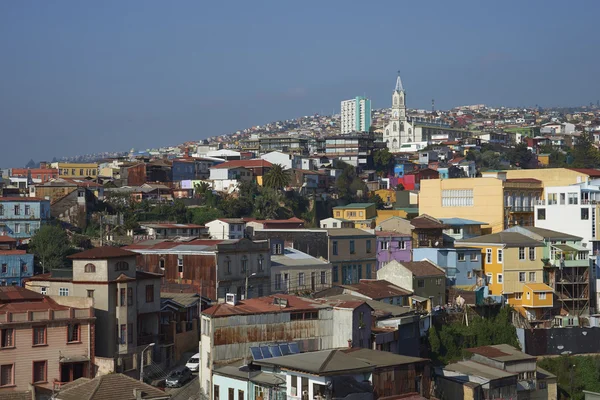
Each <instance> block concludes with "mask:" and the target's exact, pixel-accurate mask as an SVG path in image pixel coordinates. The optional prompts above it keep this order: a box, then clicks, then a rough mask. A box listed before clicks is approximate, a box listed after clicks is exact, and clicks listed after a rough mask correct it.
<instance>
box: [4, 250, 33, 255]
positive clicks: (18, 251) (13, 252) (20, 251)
mask: <svg viewBox="0 0 600 400" xmlns="http://www.w3.org/2000/svg"><path fill="white" fill-rule="evenodd" d="M23 254H27V252H26V251H25V250H0V256H17V255H23Z"/></svg>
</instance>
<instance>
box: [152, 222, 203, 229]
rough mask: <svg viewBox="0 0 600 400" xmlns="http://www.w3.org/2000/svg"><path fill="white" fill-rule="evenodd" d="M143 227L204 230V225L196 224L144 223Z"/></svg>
mask: <svg viewBox="0 0 600 400" xmlns="http://www.w3.org/2000/svg"><path fill="white" fill-rule="evenodd" d="M141 225H142V226H150V225H154V226H157V227H160V228H169V229H178V228H190V229H194V228H198V229H199V228H204V225H196V224H155V223H142V224H141Z"/></svg>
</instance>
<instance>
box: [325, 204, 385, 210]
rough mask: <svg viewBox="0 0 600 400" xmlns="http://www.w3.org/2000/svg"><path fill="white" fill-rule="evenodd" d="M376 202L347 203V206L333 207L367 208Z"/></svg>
mask: <svg viewBox="0 0 600 400" xmlns="http://www.w3.org/2000/svg"><path fill="white" fill-rule="evenodd" d="M374 205H375V203H350V204H346V205H345V206H336V207H333V209H334V210H335V209H344V208H367V207H371V206H374Z"/></svg>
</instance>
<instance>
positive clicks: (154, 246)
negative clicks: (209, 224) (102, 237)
mask: <svg viewBox="0 0 600 400" xmlns="http://www.w3.org/2000/svg"><path fill="white" fill-rule="evenodd" d="M221 242H223V240H218V239H196V240H190V241H189V242H175V241H172V240H168V239H167V240H164V241H162V242H158V243H157V242H155V241H154V240H147V241H145V242H140V243H136V244H132V245H130V246H125V247H124V249H126V250H138V249H139V250H142V249H144V250H168V249H172V248H173V247H177V246H182V245H186V246H215V245H217V244H219V243H221Z"/></svg>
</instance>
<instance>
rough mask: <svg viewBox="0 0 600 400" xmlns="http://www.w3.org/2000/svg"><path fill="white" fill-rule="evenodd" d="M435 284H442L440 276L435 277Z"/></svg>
mask: <svg viewBox="0 0 600 400" xmlns="http://www.w3.org/2000/svg"><path fill="white" fill-rule="evenodd" d="M435 284H436V285H438V286H442V278H437V279H436V280H435Z"/></svg>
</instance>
